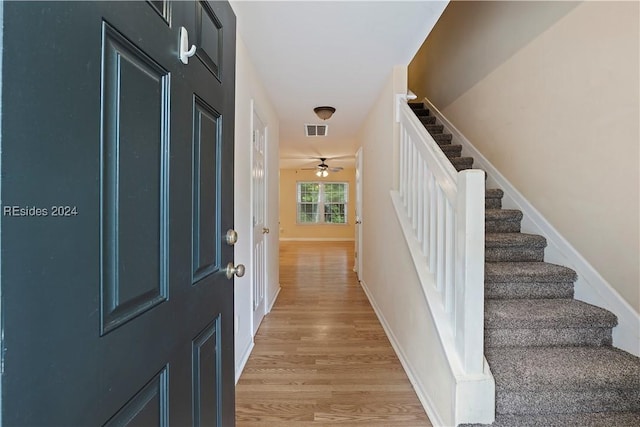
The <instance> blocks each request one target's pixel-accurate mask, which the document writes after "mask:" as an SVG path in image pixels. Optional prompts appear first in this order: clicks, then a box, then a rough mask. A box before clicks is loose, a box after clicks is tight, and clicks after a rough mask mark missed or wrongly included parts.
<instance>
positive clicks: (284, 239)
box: [280, 237, 356, 242]
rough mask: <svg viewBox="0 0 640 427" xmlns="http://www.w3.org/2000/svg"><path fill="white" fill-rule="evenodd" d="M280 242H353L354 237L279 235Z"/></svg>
mask: <svg viewBox="0 0 640 427" xmlns="http://www.w3.org/2000/svg"><path fill="white" fill-rule="evenodd" d="M280 241H281V242H355V241H356V239H355V237H280Z"/></svg>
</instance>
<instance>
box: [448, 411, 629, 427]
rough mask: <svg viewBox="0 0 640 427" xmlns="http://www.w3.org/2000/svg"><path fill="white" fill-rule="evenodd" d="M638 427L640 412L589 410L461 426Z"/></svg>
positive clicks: (508, 416) (509, 416)
mask: <svg viewBox="0 0 640 427" xmlns="http://www.w3.org/2000/svg"><path fill="white" fill-rule="evenodd" d="M488 425H491V426H492V427H570V426H571V427H637V426H640V412H589V413H578V414H575V413H574V414H540V415H512V414H504V415H498V416H496V420H495V421H494V422H493V424H461V425H460V427H484V426H488Z"/></svg>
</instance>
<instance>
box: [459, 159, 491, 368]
mask: <svg viewBox="0 0 640 427" xmlns="http://www.w3.org/2000/svg"><path fill="white" fill-rule="evenodd" d="M457 177H458V193H457V200H456V205H457V206H456V287H455V334H456V347H457V348H458V354H459V355H460V358H461V362H462V364H463V369H464V371H465V372H466V373H468V374H473V373H481V372H482V371H483V365H484V193H485V173H484V171H481V170H478V169H469V170H464V171H461V172H459V173H458V175H457Z"/></svg>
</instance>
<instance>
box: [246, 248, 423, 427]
mask: <svg viewBox="0 0 640 427" xmlns="http://www.w3.org/2000/svg"><path fill="white" fill-rule="evenodd" d="M352 268H353V243H352V242H337V243H336V242H331V243H327V242H322V243H315V242H314V243H308V242H304V243H299V242H295V243H294V242H282V243H281V246H280V284H281V286H282V291H281V292H280V296H279V297H278V300H277V302H276V304H275V306H274V308H273V310H272V311H271V313H270V314H269V315H267V316H266V317H265V319H264V320H263V323H262V325H261V326H260V329H259V330H258V333H257V335H256V338H255V343H256V345H255V348H254V350H253V353H252V354H251V356H250V358H249V361H248V362H247V365H246V367H245V369H244V372H243V374H242V376H241V377H240V381H239V382H238V385H237V387H236V421H237V425H238V427H254V426H274V427H275V426H284V427H286V426H296V427H304V426H315V427H317V426H345V425H347V426H348V425H353V426H356V425H357V426H389V427H391V426H393V427H396V426H398V427H400V426H412V427H418V426H431V423H430V422H429V419H428V418H427V416H426V415H425V412H424V410H423V408H422V406H421V405H420V402H419V401H418V398H417V397H416V395H415V392H414V391H413V389H412V387H411V384H410V383H409V380H408V378H407V376H406V374H405V373H404V371H403V369H402V366H401V365H400V362H399V361H398V358H397V357H396V355H395V353H394V351H393V349H392V347H391V344H389V341H388V339H387V337H386V335H385V333H384V330H383V329H382V326H381V325H380V323H379V322H378V319H377V317H376V315H375V313H374V312H373V309H372V308H371V305H370V304H369V301H368V300H367V297H366V295H365V294H364V292H363V290H362V288H361V287H360V285H359V283H358V281H357V278H356V275H355V273H353V271H352Z"/></svg>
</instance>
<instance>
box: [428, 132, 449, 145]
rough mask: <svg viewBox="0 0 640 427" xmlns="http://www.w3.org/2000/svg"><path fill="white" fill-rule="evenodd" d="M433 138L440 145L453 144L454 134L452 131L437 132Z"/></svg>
mask: <svg viewBox="0 0 640 427" xmlns="http://www.w3.org/2000/svg"><path fill="white" fill-rule="evenodd" d="M431 137H433V139H434V140H435V141H436V142H437V143H438V144H440V145H443V144H451V139H453V135H451V134H450V133H437V134H435V135H431Z"/></svg>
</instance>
